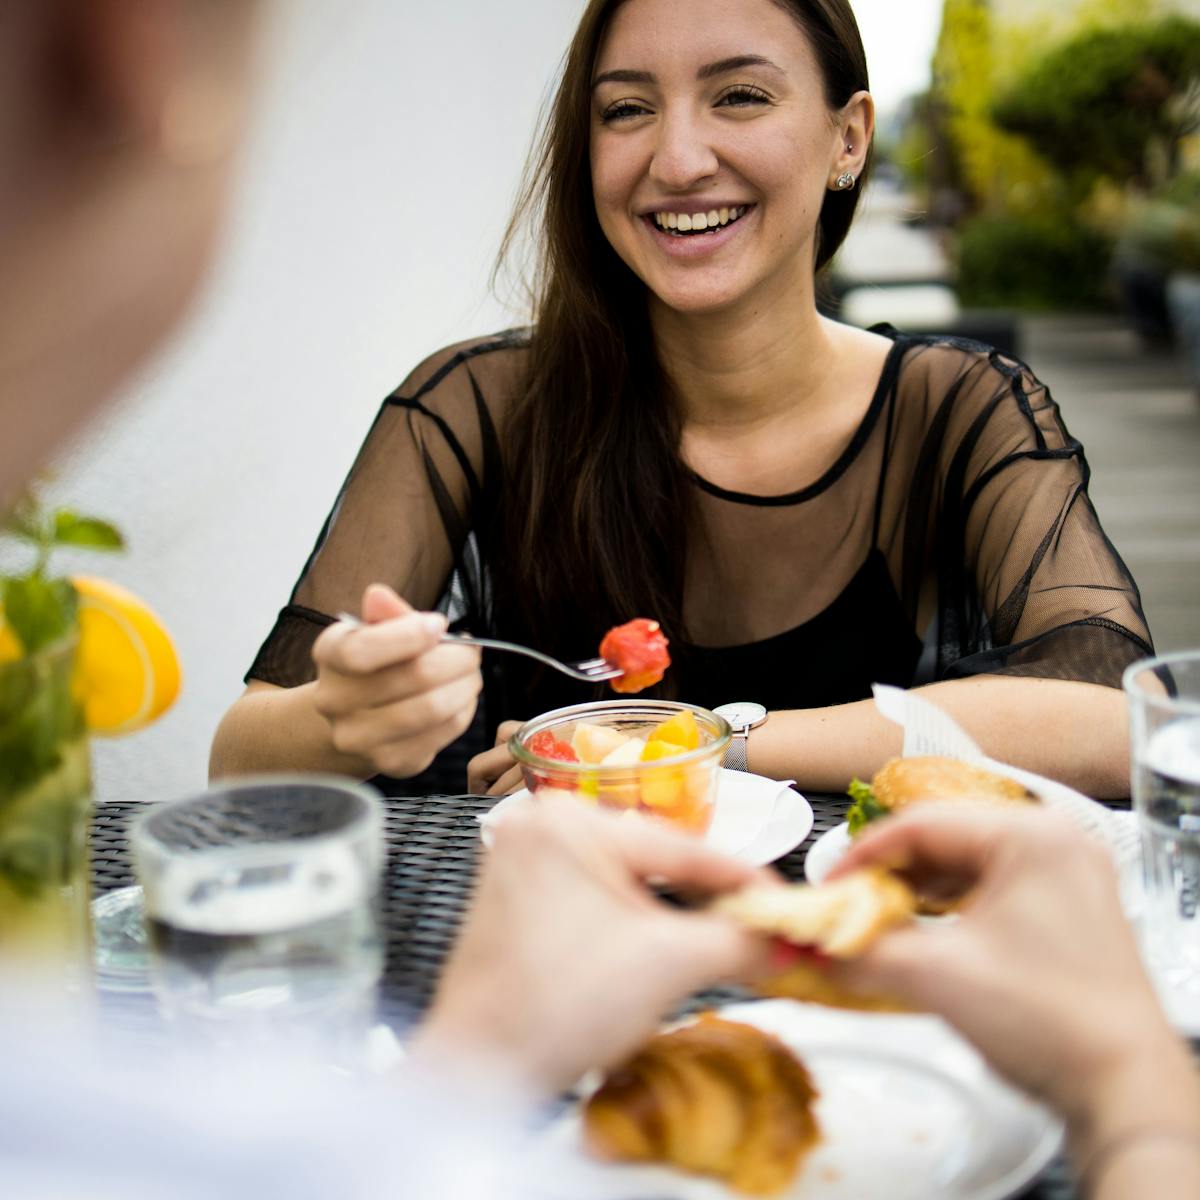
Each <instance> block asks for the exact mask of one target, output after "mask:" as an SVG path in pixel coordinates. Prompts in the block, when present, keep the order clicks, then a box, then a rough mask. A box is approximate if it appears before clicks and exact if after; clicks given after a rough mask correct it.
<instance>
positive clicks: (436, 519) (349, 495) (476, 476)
mask: <svg viewBox="0 0 1200 1200" xmlns="http://www.w3.org/2000/svg"><path fill="white" fill-rule="evenodd" d="M523 361H524V338H523V336H522V335H521V334H518V333H509V334H500V335H498V336H496V337H494V338H489V339H487V340H485V341H483V342H478V341H477V342H473V343H470V344H464V345H459V346H453V347H450V348H449V349H447V350H444V351H442V352H441V353H439V354H436V355H434V356H433V357H432V358H430V359H428V360H426V361H425V362H424V363H422V364H421V366H419V367H418V368H417V369H416V370H415V371H414V372H413V373H412V374H411V375H410V376H409V377H408V379H406V380H405V381H404V383H403V384H401V385H400V387H399V388H397V389H396V391H395V392H393V393H392V394H391V395H390V396H388V397H387V399H385V400H384V402H383V404H382V405H381V407H380V409H379V412H378V414H377V415H376V417H375V421H374V423H373V424H372V426H371V429H370V431H369V433H368V434H367V437H366V440H365V441H364V443H363V445H362V448H361V449H360V451H359V453H358V456H357V458H356V460H355V462H354V465H353V467H352V468H351V470H350V474H349V476H348V477H347V479H346V481H345V483H344V484H343V485H342V488H341V491H340V492H339V493H338V496H337V499H336V501H335V503H334V505H333V509H332V511H331V512H330V514H329V516H328V517H327V519H326V521H325V524H324V527H323V528H322V529H321V532H320V535H319V536H318V538H317V542H316V545H315V547H314V548H313V551H312V553H311V555H310V556H309V559H308V561H307V563H305V565H304V569H303V571H302V572H301V575H300V578H299V581H298V582H297V584H296V586H295V589H294V590H293V592H292V595H291V599H290V601H289V603H288V604H287V606H286V607H285V608H284V609H283V610H282V611H281V612H280V614H279V616H278V618H277V620H276V622H275V626H274V628H273V629H272V630H271V632H270V634H269V635H268V637H267V639H266V641H265V642H264V643H263V645H262V647H261V649H260V650H259V652H258V655H257V657H256V658H255V660H254V663H253V664H252V666H251V667H250V670H249V671H248V672H247V675H246V679H247V680H250V679H259V680H263V681H265V682H268V683H274V684H278V685H279V686H282V687H295V686H297V685H298V684H301V683H306V682H308V681H310V680H311V679H312V678H313V677H314V669H313V664H312V645H313V642H314V641H315V640H316V638H317V635H318V634H319V633H320V631H321V629H322V628H324V627H325V626H326V625H328V624H329V623H330V622H331V621H332V620H333V619H334V617H335V615H336V614H337V613H338V612H340V611H343V610H348V611H350V612H357V611H358V609H359V606H360V603H361V600H362V593H363V589H364V588H365V587H366V586H367V585H368V584H369V583H373V582H382V583H387V584H390V585H391V586H392V587H393V588H395V589H396V591H397V592H398V593H399V594H400V595H401V596H403V597H404V598H405V599H406V600H408V601H409V602H410V603H411V604H413V605H415V606H417V607H419V608H423V609H434V608H438V609H440V610H441V611H443V612H446V613H447V614H448V615H449V616H450V617H451V618H452V619H453V618H455V617H462V616H465V615H468V614H469V613H471V612H473V611H475V610H477V609H478V608H479V607H480V606H481V605H482V604H483V597H482V587H483V584H482V579H481V572H480V571H479V570H478V568H477V564H476V563H475V562H474V561H473V560H472V554H471V542H472V538H471V534H472V530H473V528H474V525H475V523H476V521H477V519H478V516H479V514H480V512H481V511H482V509H483V507H484V506H485V505H486V504H487V500H486V492H487V489H488V487H489V485H491V484H492V483H493V481H494V479H495V477H496V476H497V475H498V471H497V470H496V463H497V461H498V442H497V421H498V420H499V419H501V416H502V413H503V410H504V408H505V407H506V403H507V401H508V398H509V397H510V396H511V395H512V393H513V388H514V387H515V386H516V381H517V379H518V377H519V373H520V370H521V366H522V363H523Z"/></svg>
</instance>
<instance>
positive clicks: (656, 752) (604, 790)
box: [509, 700, 730, 834]
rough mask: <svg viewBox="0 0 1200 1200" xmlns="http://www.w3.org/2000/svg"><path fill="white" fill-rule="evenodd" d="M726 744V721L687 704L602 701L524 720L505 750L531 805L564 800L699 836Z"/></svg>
mask: <svg viewBox="0 0 1200 1200" xmlns="http://www.w3.org/2000/svg"><path fill="white" fill-rule="evenodd" d="M729 737H730V730H729V725H728V724H727V723H726V722H725V720H723V719H722V718H721V717H719V716H717V714H716V713H713V712H709V711H708V710H707V709H704V708H697V707H695V706H694V705H691V704H677V703H674V702H672V701H668V700H607V701H599V702H596V703H592V704H573V705H571V706H570V707H569V708H558V709H555V710H554V711H553V712H548V713H545V714H544V715H542V716H540V717H537V718H535V719H534V720H532V721H527V722H526V723H525V724H524V725H522V726H521V728H520V729H518V730H517V732H516V733H515V734H514V735H513V737H512V739H511V740H510V741H509V749H510V750H511V751H512V755H513V757H514V758H515V759H516V760H517V762H518V763H519V764H520V765H521V771H522V773H523V774H524V776H525V783H526V785H527V786H528V788H529V790H530V792H531V793H532V794H533V796H534V797H535V798H536V797H538V796H542V797H545V796H546V795H547V792H548V791H552V792H554V793H567V794H570V795H573V796H575V797H577V798H578V799H580V800H583V801H586V802H587V803H590V804H595V805H598V806H599V807H601V808H611V809H619V810H622V811H627V812H628V811H638V812H643V813H646V814H649V815H650V816H654V817H658V818H660V819H662V820H665V821H669V822H670V823H671V824H672V825H676V826H678V827H679V828H681V829H686V830H688V831H689V832H692V833H697V834H702V833H704V832H705V831H706V830H707V829H708V826H709V824H710V823H711V821H712V815H713V808H714V805H715V804H716V799H717V779H718V774H717V772H718V770H719V768H720V766H721V760H722V758H724V756H725V749H726V747H727V746H728V745H729Z"/></svg>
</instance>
